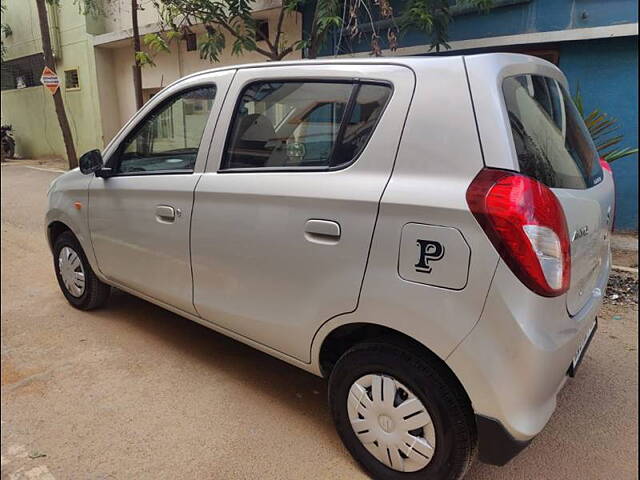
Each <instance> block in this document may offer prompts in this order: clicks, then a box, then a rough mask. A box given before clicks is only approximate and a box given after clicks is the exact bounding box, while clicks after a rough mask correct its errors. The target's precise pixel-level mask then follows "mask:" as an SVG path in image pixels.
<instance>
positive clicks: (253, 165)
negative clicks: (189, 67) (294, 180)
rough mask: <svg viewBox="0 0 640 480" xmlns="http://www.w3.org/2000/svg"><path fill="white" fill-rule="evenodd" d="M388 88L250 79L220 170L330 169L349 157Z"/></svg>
mask: <svg viewBox="0 0 640 480" xmlns="http://www.w3.org/2000/svg"><path fill="white" fill-rule="evenodd" d="M390 94H391V87H389V86H388V85H378V84H359V83H352V82H318V81H316V82H314V81H305V82H297V81H281V82H255V83H252V84H250V85H249V86H247V87H246V88H245V89H244V91H243V92H242V95H241V97H240V100H239V102H238V106H237V107H236V112H235V115H234V118H233V121H232V126H231V130H230V135H229V139H228V141H227V146H226V149H225V154H224V160H223V166H222V169H223V170H225V169H234V170H236V169H250V170H255V169H266V168H285V169H300V168H306V169H314V170H318V169H330V168H339V167H342V166H345V165H348V164H350V163H351V162H353V161H354V160H355V159H356V158H357V157H358V155H359V154H360V153H361V152H362V150H363V149H364V147H365V145H366V143H367V141H368V140H369V138H370V137H371V134H372V133H373V130H374V128H375V125H376V124H377V122H378V119H379V118H380V116H381V115H382V111H383V110H384V107H385V105H386V103H387V100H388V99H389V96H390Z"/></svg>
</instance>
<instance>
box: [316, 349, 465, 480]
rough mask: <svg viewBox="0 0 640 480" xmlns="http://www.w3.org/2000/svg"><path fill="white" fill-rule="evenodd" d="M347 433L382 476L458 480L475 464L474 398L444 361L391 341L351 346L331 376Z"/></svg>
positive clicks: (334, 403)
mask: <svg viewBox="0 0 640 480" xmlns="http://www.w3.org/2000/svg"><path fill="white" fill-rule="evenodd" d="M329 403H330V408H331V413H332V416H333V419H334V422H335V424H336V428H337V430H338V433H339V435H340V438H341V439H342V441H343V442H344V444H345V446H346V447H347V449H348V450H349V451H350V452H351V454H352V455H353V456H354V458H355V459H356V460H357V461H358V462H359V463H360V464H361V465H362V466H363V467H364V468H365V469H366V470H367V471H368V472H369V473H370V474H371V475H372V476H373V478H375V479H389V480H403V479H405V480H413V479H422V480H425V479H433V480H444V479H446V480H453V479H459V478H461V477H462V476H463V475H464V474H465V472H466V470H467V469H468V467H469V465H470V464H471V462H472V460H473V458H474V455H475V447H476V429H475V422H474V417H473V412H472V410H471V407H470V405H469V401H468V399H467V397H466V395H465V394H464V392H463V391H462V390H461V388H460V386H459V385H458V384H457V383H456V382H455V381H453V380H452V379H451V378H450V374H448V373H447V372H446V371H445V370H444V368H443V367H442V366H441V365H438V364H437V363H436V362H434V361H430V360H429V359H425V358H423V356H422V355H420V354H418V353H414V352H413V351H411V350H410V349H405V348H403V347H402V346H401V345H396V344H389V343H383V342H380V343H376V342H371V343H363V344H359V345H356V346H355V347H353V348H351V349H350V350H349V351H347V352H346V353H345V354H344V355H343V356H342V357H341V358H340V359H339V360H338V362H337V363H336V365H335V367H334V369H333V371H332V373H331V377H330V379H329Z"/></svg>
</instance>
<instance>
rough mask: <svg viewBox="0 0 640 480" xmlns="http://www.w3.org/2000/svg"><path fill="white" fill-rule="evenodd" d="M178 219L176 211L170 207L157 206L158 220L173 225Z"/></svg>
mask: <svg viewBox="0 0 640 480" xmlns="http://www.w3.org/2000/svg"><path fill="white" fill-rule="evenodd" d="M175 219H176V211H175V209H174V208H173V207H172V206H170V205H157V206H156V220H158V221H159V222H161V223H172V222H173V221H174V220H175Z"/></svg>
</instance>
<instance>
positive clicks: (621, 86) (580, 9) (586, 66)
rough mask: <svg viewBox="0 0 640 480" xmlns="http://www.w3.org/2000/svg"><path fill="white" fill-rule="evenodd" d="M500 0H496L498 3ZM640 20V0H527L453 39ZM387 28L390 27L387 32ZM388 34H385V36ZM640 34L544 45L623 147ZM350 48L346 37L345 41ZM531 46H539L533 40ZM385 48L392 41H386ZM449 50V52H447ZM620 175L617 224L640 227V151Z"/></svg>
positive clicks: (633, 121) (418, 37)
mask: <svg viewBox="0 0 640 480" xmlns="http://www.w3.org/2000/svg"><path fill="white" fill-rule="evenodd" d="M499 1H500V0H494V2H496V3H498V2H499ZM403 3H404V2H403V1H402V0H397V1H395V2H393V4H394V6H395V7H394V8H395V12H396V14H398V13H399V12H401V11H402V4H403ZM312 18H313V9H312V8H307V9H306V10H305V11H304V12H303V26H304V29H305V31H308V28H309V27H310V25H311V20H312ZM637 19H638V2H637V1H636V0H528V1H526V0H523V1H521V2H519V3H516V4H514V5H510V6H502V7H497V8H494V9H493V10H492V11H491V12H490V13H489V14H487V15H482V14H478V13H470V14H466V15H457V16H455V18H454V22H453V23H452V24H451V26H450V29H449V35H450V41H455V40H469V39H474V38H483V37H493V36H502V35H517V34H522V33H533V32H544V31H554V30H567V29H575V28H588V27H598V26H610V25H619V24H624V23H634V22H637ZM383 33H384V32H383ZM383 37H384V35H383ZM336 40H337V35H336V36H335V37H334V38H333V39H329V41H328V42H327V44H326V45H325V47H324V50H323V52H322V54H324V55H332V54H335V53H336V51H335V46H336V43H337V42H336ZM637 41H638V37H637V36H633V37H622V38H610V39H599V40H584V41H571V42H558V43H555V44H553V45H543V46H542V47H541V48H553V49H556V50H558V51H559V63H560V68H562V70H563V71H564V72H565V74H566V75H567V78H568V80H569V83H570V85H571V90H572V92H574V93H575V89H576V87H577V85H578V83H579V84H580V90H581V92H582V96H583V99H584V103H585V109H586V110H587V111H591V110H592V109H594V108H598V109H600V110H602V111H604V112H606V113H608V114H609V115H611V116H613V117H616V118H617V119H618V120H619V124H620V133H622V134H624V136H625V139H624V141H623V143H622V146H625V147H636V146H638V46H637ZM367 42H368V40H367V41H365V42H361V43H356V44H353V45H348V46H347V48H349V49H351V51H368V50H370V46H369V44H368V43H367ZM429 43H430V39H429V38H428V36H427V35H426V34H424V33H422V32H415V31H414V32H407V33H406V34H404V35H403V36H402V38H401V40H400V46H401V47H407V46H413V45H425V44H429ZM342 47H343V48H342V51H341V52H340V53H343V52H344V50H345V42H343V43H342ZM527 47H535V46H534V45H528V46H527ZM383 48H386V45H384V44H383ZM501 50H509V49H508V48H507V47H504V48H492V49H484V50H469V51H464V52H461V51H456V52H452V54H455V55H458V54H460V53H464V54H471V53H477V52H486V51H501ZM443 54H445V55H446V51H444V52H443ZM613 169H614V175H615V179H616V205H617V206H616V229H617V230H635V231H637V230H638V206H637V197H638V156H637V155H633V156H631V157H627V158H624V159H621V160H617V161H616V162H614V163H613Z"/></svg>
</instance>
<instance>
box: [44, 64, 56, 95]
mask: <svg viewBox="0 0 640 480" xmlns="http://www.w3.org/2000/svg"><path fill="white" fill-rule="evenodd" d="M40 83H42V84H43V85H44V86H45V87H47V88H48V89H49V91H50V92H51V95H55V93H56V92H57V91H58V88H60V79H59V78H58V75H56V72H54V71H53V70H51V69H50V68H49V67H44V70H43V71H42V76H41V77H40Z"/></svg>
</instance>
